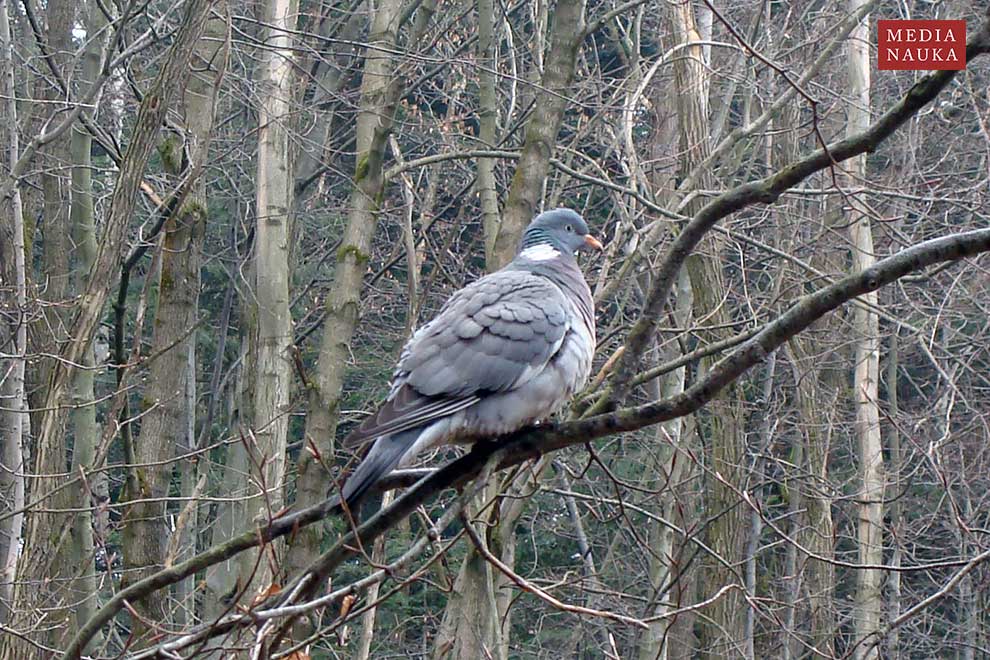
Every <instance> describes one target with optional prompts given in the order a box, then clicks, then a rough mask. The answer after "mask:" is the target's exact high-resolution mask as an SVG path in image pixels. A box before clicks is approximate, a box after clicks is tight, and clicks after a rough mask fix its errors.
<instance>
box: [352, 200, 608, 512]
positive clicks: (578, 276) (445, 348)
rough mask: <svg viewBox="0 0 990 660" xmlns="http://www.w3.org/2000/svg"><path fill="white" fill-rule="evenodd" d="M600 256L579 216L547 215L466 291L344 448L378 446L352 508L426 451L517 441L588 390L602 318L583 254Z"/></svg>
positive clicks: (356, 485)
mask: <svg viewBox="0 0 990 660" xmlns="http://www.w3.org/2000/svg"><path fill="white" fill-rule="evenodd" d="M590 248H594V249H597V250H601V249H602V244H601V243H600V242H599V241H598V240H597V239H595V237H593V236H591V235H590V234H589V233H588V225H587V224H586V223H585V221H584V219H583V218H582V217H581V216H580V215H578V214H577V213H575V212H574V211H572V210H570V209H563V208H560V209H554V210H552V211H547V212H545V213H541V214H540V215H539V216H537V217H536V218H535V219H534V220H533V221H532V222H531V223H530V225H529V227H527V229H526V232H525V234H523V238H522V243H521V244H520V246H519V252H518V253H517V254H516V257H515V258H514V259H513V260H512V261H511V262H510V263H509V264H508V265H507V266H505V267H504V268H502V269H501V270H499V271H497V272H494V273H492V274H490V275H486V276H485V277H482V278H481V279H479V280H477V281H475V282H472V283H471V284H468V285H467V286H465V287H464V288H463V289H461V290H460V291H458V292H456V293H455V294H454V295H453V296H452V297H451V298H450V300H448V301H447V303H446V304H445V305H444V306H443V308H442V309H441V310H440V313H439V314H438V315H437V316H436V318H434V319H433V320H432V321H430V322H429V323H427V324H426V325H424V326H422V327H421V328H419V330H417V331H416V332H415V333H414V334H413V336H412V338H411V339H410V340H409V342H408V343H407V344H406V345H405V347H404V348H403V351H402V356H401V357H400V358H399V363H398V365H397V366H396V369H395V373H394V376H393V379H392V387H391V390H390V391H389V395H388V398H387V399H386V400H385V403H384V404H382V406H381V407H380V408H379V409H378V411H377V412H375V413H374V414H373V415H371V416H370V417H368V418H367V419H365V420H364V422H362V423H361V425H360V426H358V427H357V428H356V429H355V430H354V431H353V432H352V433H351V434H350V435H349V436H348V437H347V438H345V440H344V445H345V446H350V447H359V446H361V445H362V444H366V443H368V442H372V441H373V442H374V444H373V445H372V446H371V449H370V450H369V451H368V454H367V455H366V456H365V458H364V460H363V461H362V462H361V464H360V465H358V467H357V469H355V471H354V473H353V474H351V476H350V477H349V478H348V479H347V481H346V482H345V484H344V487H343V499H344V501H345V502H347V504H348V506H352V505H354V504H356V503H357V502H358V501H359V500H360V499H361V497H362V496H364V494H365V493H366V492H367V491H368V490H369V489H370V488H371V487H372V486H374V485H375V483H376V482H377V481H378V480H379V479H381V478H382V477H383V476H385V475H386V474H388V473H389V472H391V471H392V470H393V469H395V468H396V467H399V466H403V465H406V464H408V463H409V462H411V461H412V460H413V459H414V458H415V457H416V455H417V454H419V453H420V452H422V451H423V450H425V449H427V448H430V447H434V446H436V445H439V444H442V443H470V442H473V441H475V440H478V439H481V438H491V437H497V436H500V435H503V434H506V433H511V432H512V431H516V430H518V429H520V428H522V427H524V426H526V425H529V424H532V423H534V422H537V421H540V420H543V419H546V418H547V417H549V416H550V415H551V414H553V413H554V412H555V411H556V410H557V409H559V408H560V407H561V406H563V405H564V404H565V403H567V402H568V401H569V400H570V398H571V397H572V396H573V395H574V393H575V392H576V391H577V390H579V389H580V388H582V387H583V386H584V384H585V383H586V382H587V380H588V374H589V373H590V371H591V360H592V357H593V356H594V352H595V313H594V308H593V303H592V299H591V291H590V290H589V288H588V284H587V282H585V280H584V275H583V274H582V273H581V269H580V268H578V264H577V260H576V258H575V255H576V253H577V252H578V251H579V250H585V249H590Z"/></svg>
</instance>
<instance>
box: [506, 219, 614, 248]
mask: <svg viewBox="0 0 990 660" xmlns="http://www.w3.org/2000/svg"><path fill="white" fill-rule="evenodd" d="M541 246H549V247H550V248H553V249H554V250H556V251H558V252H560V253H561V254H566V255H569V256H572V257H573V256H574V255H575V254H577V252H578V251H579V250H591V249H595V250H601V249H602V244H601V243H600V242H599V241H598V239H596V238H595V237H594V236H592V235H591V234H590V233H589V232H588V223H586V222H585V221H584V218H582V217H581V216H580V215H578V214H577V213H575V212H574V211H572V210H571V209H553V210H550V211H545V212H543V213H541V214H540V215H538V216H536V217H535V218H533V221H532V222H531V223H529V227H527V228H526V232H525V233H524V234H523V238H522V243H521V244H520V245H519V252H520V254H523V253H525V252H526V251H527V250H529V249H530V248H535V249H537V250H538V249H539V248H540V247H541Z"/></svg>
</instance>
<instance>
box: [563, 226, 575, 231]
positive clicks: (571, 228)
mask: <svg viewBox="0 0 990 660" xmlns="http://www.w3.org/2000/svg"><path fill="white" fill-rule="evenodd" d="M564 229H566V230H567V231H574V227H572V226H570V225H567V226H566V227H564Z"/></svg>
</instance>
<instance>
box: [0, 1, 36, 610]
mask: <svg viewBox="0 0 990 660" xmlns="http://www.w3.org/2000/svg"><path fill="white" fill-rule="evenodd" d="M12 48H13V44H12V41H11V32H10V17H9V15H8V8H7V2H6V0H0V76H2V84H0V88H2V89H3V96H4V101H3V110H4V112H3V118H4V121H5V123H6V126H7V148H8V161H9V167H10V168H11V169H12V168H13V166H14V163H16V162H17V159H18V157H19V151H20V150H19V148H18V135H17V131H18V126H17V104H16V102H15V100H14V99H15V98H16V92H15V86H14V62H13V52H12ZM0 212H2V213H3V218H2V224H3V225H4V226H5V227H4V232H3V233H4V234H5V235H10V236H11V237H12V239H13V240H11V244H10V246H11V249H10V252H9V253H7V255H4V258H5V260H6V259H10V261H11V262H12V263H13V268H12V269H9V270H10V271H12V272H9V273H8V272H2V271H0V276H2V277H4V279H6V278H7V277H8V276H12V279H13V288H14V309H13V310H5V311H7V312H8V313H7V314H5V315H4V316H5V318H11V319H13V323H12V324H10V325H11V327H8V328H6V329H5V330H6V331H7V332H5V333H4V334H7V335H8V336H10V337H12V338H13V346H9V347H8V346H4V347H3V349H4V352H8V351H9V353H10V354H11V355H12V357H11V358H9V359H7V360H3V361H0V368H2V369H3V372H2V374H3V375H2V376H0V386H2V389H0V406H2V408H0V431H2V433H3V438H4V442H3V454H2V455H0V460H2V461H3V464H2V465H0V472H2V477H0V479H2V481H0V488H2V489H3V490H2V491H0V495H2V496H3V501H4V502H9V503H10V505H9V508H10V511H13V512H14V513H13V514H12V515H10V516H9V517H5V522H4V523H3V526H2V527H0V550H3V554H2V555H0V562H3V563H2V564H0V568H2V571H3V572H2V574H0V595H2V596H3V598H2V600H3V602H4V603H5V604H6V607H4V608H2V609H0V621H3V622H5V623H6V622H8V621H12V620H13V621H16V618H15V615H16V610H15V611H13V612H9V611H7V607H9V606H12V605H13V604H14V598H13V596H14V592H15V582H14V581H15V576H16V568H17V563H18V558H19V557H20V556H22V555H21V554H20V552H21V548H20V542H21V532H22V530H23V523H24V514H23V513H20V511H21V510H22V509H23V508H24V504H25V484H24V477H23V476H22V475H24V474H25V473H26V472H27V466H26V464H25V461H24V449H25V443H26V440H27V437H28V434H29V433H30V430H31V424H30V417H29V416H28V405H27V393H26V391H25V388H24V371H25V366H26V363H27V321H26V318H25V313H26V312H27V266H26V264H25V254H24V252H25V249H24V213H23V209H22V207H21V192H20V189H19V188H17V187H15V188H14V191H13V194H12V195H11V196H10V198H9V200H6V201H5V202H4V208H3V209H0ZM8 232H9V233H8ZM0 265H2V266H4V271H7V270H8V268H7V267H6V265H5V264H0ZM4 306H5V307H6V305H4ZM5 508H6V507H5ZM3 513H7V511H3Z"/></svg>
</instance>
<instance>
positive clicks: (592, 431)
mask: <svg viewBox="0 0 990 660" xmlns="http://www.w3.org/2000/svg"><path fill="white" fill-rule="evenodd" d="M984 252H990V229H980V230H976V231H970V232H965V233H961V234H953V235H950V236H945V237H942V238H936V239H932V240H929V241H925V242H923V243H919V244H918V245H915V246H912V247H910V248H907V249H905V250H902V251H901V252H898V253H897V254H894V255H892V256H889V257H887V258H886V259H882V260H880V261H878V262H877V264H876V265H875V266H874V267H873V268H870V269H868V270H866V271H864V272H862V273H856V274H854V275H850V276H848V277H845V278H843V279H841V280H839V281H838V282H835V283H834V284H831V285H829V286H827V287H824V288H822V289H820V290H819V291H816V292H815V293H813V294H810V295H808V296H805V297H804V298H802V299H801V300H799V301H798V302H797V303H795V304H794V305H793V306H791V308H790V309H788V310H787V312H785V313H784V314H783V315H781V316H780V317H779V318H777V319H776V320H774V321H772V322H770V323H768V324H767V325H765V326H764V327H763V328H762V329H761V330H760V332H758V333H757V334H756V335H755V336H753V338H752V339H750V340H748V341H747V342H745V343H744V344H743V345H742V346H740V347H739V348H737V349H736V350H735V351H733V352H732V353H731V354H730V355H729V356H727V357H726V358H724V359H723V360H721V361H720V362H718V363H717V364H715V365H714V366H713V367H712V369H711V370H710V371H709V372H708V374H707V375H706V376H705V378H703V379H702V380H700V381H698V382H696V383H695V384H694V385H692V386H691V387H689V388H687V389H685V390H684V392H683V393H681V394H680V395H678V396H675V397H672V398H670V399H665V400H660V401H654V402H651V403H647V404H644V405H641V406H635V407H631V408H625V409H621V410H617V411H615V412H611V413H608V414H602V415H597V416H594V417H590V418H588V419H583V420H579V421H573V422H564V423H560V424H548V425H546V426H541V427H537V428H529V429H524V430H522V431H519V432H517V433H514V434H512V435H510V436H507V437H505V438H500V439H498V440H495V441H483V442H479V443H476V444H475V445H474V447H473V449H472V450H471V452H469V453H468V454H466V455H464V456H462V457H461V458H459V459H457V460H455V461H452V462H451V463H449V464H448V465H446V466H444V467H443V468H440V469H439V470H436V471H434V472H432V473H431V474H429V475H428V476H427V477H425V478H423V479H421V480H420V481H419V482H417V483H416V484H415V485H414V486H413V487H412V488H410V489H409V490H408V491H406V493H404V494H403V496H402V497H400V498H398V499H397V500H396V501H395V502H394V503H393V504H392V505H391V506H389V507H387V508H385V509H382V510H381V511H379V512H378V513H377V514H375V515H374V516H373V517H372V518H370V519H369V520H368V521H366V522H365V523H363V524H362V525H361V526H359V527H358V528H357V529H356V530H354V531H353V532H351V533H350V534H347V535H346V536H345V537H344V538H342V539H341V540H340V541H338V542H337V543H336V544H335V545H334V547H333V548H332V549H331V550H330V551H328V552H327V553H325V554H324V555H323V556H322V557H321V558H320V561H319V562H318V564H319V567H318V568H317V567H314V568H317V572H323V571H325V570H326V569H327V568H330V567H334V566H338V565H340V563H341V562H343V561H345V560H346V559H347V558H349V557H351V556H352V555H354V554H355V553H356V552H357V551H358V550H357V548H359V547H361V546H363V545H367V544H368V543H370V542H372V541H373V540H374V539H375V538H377V537H378V536H379V535H381V534H383V533H385V532H386V531H387V530H388V529H391V528H392V527H393V526H395V525H396V524H398V523H399V521H401V520H403V519H404V518H405V517H406V516H407V515H409V514H410V513H412V512H413V511H414V510H415V509H416V508H417V507H418V506H420V505H422V504H423V503H424V502H426V501H427V500H428V499H430V498H431V497H433V496H434V495H436V494H437V493H439V492H441V491H443V490H445V489H447V488H450V487H460V486H462V485H464V484H465V483H467V482H469V481H471V480H472V479H474V478H475V477H477V476H478V474H480V473H481V471H482V469H483V468H484V466H485V464H486V463H487V462H488V460H489V459H490V458H491V457H492V456H493V455H494V454H496V453H498V452H502V454H501V456H500V457H499V458H498V463H497V469H504V468H507V467H510V466H513V465H518V464H520V463H523V462H525V461H527V460H529V459H532V458H536V457H538V456H541V455H543V454H546V453H547V452H551V451H556V450H559V449H563V448H564V447H568V446H571V445H577V444H584V443H586V442H588V441H590V440H594V439H596V438H601V437H604V436H607V435H611V434H614V433H620V432H623V431H634V430H637V429H641V428H644V427H646V426H650V425H652V424H657V423H659V422H662V421H666V420H669V419H674V418H676V417H681V416H683V415H687V414H690V413H692V412H695V411H697V410H699V409H700V408H701V407H702V406H704V405H705V404H706V403H707V402H708V401H710V400H711V399H712V397H714V396H715V395H716V394H717V393H718V392H719V391H720V390H721V389H722V388H723V387H725V386H726V385H728V384H729V383H731V382H732V381H733V380H735V379H736V378H738V377H739V376H741V375H742V374H744V373H745V372H746V371H748V370H749V369H751V368H752V367H753V366H755V365H757V364H759V363H760V362H762V361H763V360H764V359H765V358H766V357H767V356H768V355H769V354H770V353H771V352H773V351H774V350H776V349H777V348H779V347H780V346H782V345H783V344H784V343H785V342H787V341H788V340H789V339H791V338H792V337H794V336H795V335H797V334H798V333H800V332H801V331H803V330H804V329H805V328H807V327H808V326H810V325H811V324H812V323H814V322H815V321H817V320H819V319H821V318H822V317H823V316H825V315H826V314H828V313H829V312H831V311H833V310H835V309H837V308H838V307H840V306H841V305H843V304H845V303H847V302H849V301H851V300H852V299H854V298H855V297H856V296H860V295H862V294H864V293H867V292H870V291H876V290H877V289H879V288H881V287H883V286H885V285H887V284H890V283H891V282H894V281H896V280H897V279H899V278H901V277H903V276H905V275H907V274H908V273H911V272H916V271H919V270H921V269H923V268H926V267H928V266H931V265H933V264H937V263H942V262H951V261H958V260H960V259H965V258H967V257H972V256H976V255H978V254H981V253H984ZM337 506H338V500H337V498H336V497H333V498H330V499H328V500H326V501H324V502H321V503H320V504H318V505H315V506H312V507H309V508H306V509H302V510H300V511H298V512H296V513H293V514H291V515H287V516H284V517H281V518H277V519H275V520H273V521H271V522H270V523H269V524H267V525H265V526H263V527H259V528H257V529H255V530H252V531H249V532H245V533H244V534H241V535H240V536H238V537H236V538H234V539H231V540H230V541H227V542H226V543H223V544H220V545H218V546H215V547H213V548H210V549H209V550H207V551H206V552H203V553H201V554H199V555H196V556H195V557H192V558H190V559H188V560H186V561H184V562H182V563H181V564H177V565H176V566H173V567H172V568H169V569H165V570H162V571H159V572H158V573H155V574H154V575H151V576H149V577H147V578H145V579H143V580H141V581H139V582H136V583H134V584H133V585H131V586H129V587H127V588H126V589H123V590H121V591H119V592H117V593H116V594H115V595H114V596H113V598H111V599H110V600H109V601H108V602H107V604H106V605H104V606H103V607H102V608H101V609H100V610H99V612H97V613H96V615H95V616H94V617H93V618H92V619H91V620H90V621H88V622H87V623H86V624H85V625H84V626H83V627H82V628H81V629H80V631H79V633H78V634H77V635H76V637H75V638H74V639H73V640H72V643H71V644H70V645H69V647H68V649H66V651H65V653H64V654H63V656H62V657H63V658H78V657H79V652H80V649H82V648H84V646H85V645H86V643H87V642H88V641H89V640H90V638H91V637H92V636H93V635H94V634H95V633H96V631H97V630H99V629H100V627H102V626H103V625H104V624H106V623H108V622H109V621H110V620H111V619H112V618H113V617H114V616H115V615H116V614H117V613H118V612H120V611H121V610H122V609H123V608H124V603H125V602H127V601H131V600H135V599H138V598H142V597H143V596H145V595H147V594H149V593H151V592H152V591H155V590H157V589H161V588H163V587H166V586H168V585H170V584H174V583H176V582H178V581H180V580H182V579H183V578H185V577H187V576H189V575H192V574H194V573H195V572H196V571H200V570H203V569H205V568H207V567H208V566H212V565H214V564H217V563H219V562H222V561H225V560H226V559H229V558H230V557H233V556H234V555H236V554H238V553H240V552H242V551H244V550H247V549H249V548H253V547H255V546H257V545H260V544H262V543H269V542H271V541H272V540H273V539H276V538H278V537H280V536H285V535H287V534H290V533H293V532H294V531H295V530H298V529H299V528H300V527H304V526H306V525H310V524H312V523H314V522H317V521H319V520H322V519H323V518H325V517H326V516H328V515H330V514H331V513H333V512H334V511H335V510H336V509H337ZM307 572H311V571H307ZM317 582H320V581H317ZM276 598H277V597H276ZM259 606H262V605H261V604H259ZM264 606H265V607H267V606H269V604H265V605H264ZM224 632H227V630H226V629H223V630H217V631H216V633H217V634H223V633H224Z"/></svg>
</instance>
